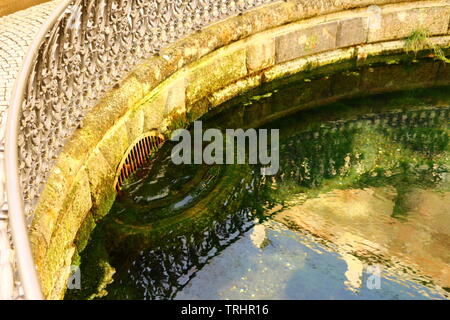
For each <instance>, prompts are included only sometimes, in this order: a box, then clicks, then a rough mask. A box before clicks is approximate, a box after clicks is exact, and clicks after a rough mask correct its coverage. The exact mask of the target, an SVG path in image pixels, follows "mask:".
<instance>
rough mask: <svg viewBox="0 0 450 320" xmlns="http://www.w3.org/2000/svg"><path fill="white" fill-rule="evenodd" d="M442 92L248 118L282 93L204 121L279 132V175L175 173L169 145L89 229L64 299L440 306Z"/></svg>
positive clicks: (444, 276)
mask: <svg viewBox="0 0 450 320" xmlns="http://www.w3.org/2000/svg"><path fill="white" fill-rule="evenodd" d="M447 92H448V88H443V89H435V90H429V91H417V92H415V93H410V92H408V93H399V94H392V95H385V96H382V97H373V98H366V99H359V100H353V101H346V102H343V103H339V104H334V105H331V106H327V107H324V108H319V109H315V110H309V111H303V112H300V113H298V114H296V115H294V116H290V117H286V118H284V119H281V120H278V121H275V122H271V123H269V124H264V122H263V121H262V119H261V118H260V117H258V115H257V114H256V115H255V116H254V117H253V118H252V117H251V116H249V114H251V113H252V112H251V110H252V108H255V109H256V108H260V107H261V105H264V104H268V103H273V101H274V100H270V99H275V97H276V96H277V95H282V94H284V92H283V91H282V90H281V91H279V92H278V93H275V94H274V95H267V96H266V97H256V98H255V97H249V99H248V101H247V102H246V103H241V104H239V105H237V106H233V107H230V108H234V109H231V110H228V112H226V113H225V114H219V115H218V116H213V117H211V118H209V119H206V120H207V121H206V122H205V123H204V128H206V127H208V126H209V127H219V128H237V127H242V128H245V127H252V126H255V125H256V124H257V125H258V126H264V127H267V128H280V139H281V140H280V171H279V172H278V174H277V175H275V176H273V177H264V176H261V175H260V168H258V167H257V166H249V165H226V166H220V165H212V166H207V165H183V166H175V165H173V164H172V163H171V160H170V151H171V149H172V147H173V144H171V143H170V142H168V143H166V145H165V146H164V147H163V148H162V149H161V151H160V152H159V154H158V156H157V158H156V159H154V160H153V161H152V163H150V164H149V166H148V167H147V168H145V169H144V170H141V171H140V172H138V173H137V175H136V176H135V177H134V178H133V179H132V181H130V182H129V184H128V185H127V186H126V187H125V188H124V190H123V193H122V194H121V195H119V197H118V199H117V201H116V203H115V204H114V207H113V209H112V210H111V212H110V214H109V215H108V216H107V217H106V218H105V219H104V221H103V222H102V223H100V224H99V225H98V226H97V228H96V229H95V231H94V233H93V235H92V239H91V241H90V243H89V245H88V246H87V248H86V249H85V250H84V252H83V253H82V254H81V261H82V264H81V272H82V274H83V275H85V276H84V278H83V283H82V286H83V290H81V291H71V292H68V298H93V297H104V298H107V299H110V298H111V299H112V298H120V299H142V298H145V299H171V298H189V299H190V298H211V299H215V298H217V299H219V298H231V299H233V298H236V299H240V298H257V299H270V298H273V299H278V298H286V299H307V298H323V299H346V298H348V299H357V298H368V299H398V298H400V299H408V298H415V299H419V298H430V297H431V298H443V297H447V298H448V293H447V291H448V290H449V289H448V287H450V271H449V270H450V267H449V264H450V247H449V246H450V241H449V240H450V227H449V223H448V221H449V214H450V213H449V210H448V209H447V207H446V204H447V205H448V203H449V200H450V179H449V177H450V176H449V151H450V150H449V148H450V147H449V130H450V127H449V111H450V109H449V107H448V105H449V103H448V102H449V101H450V96H449V95H448V93H447ZM284 100H286V99H284ZM268 101H269V102H268ZM270 101H272V102H270ZM291 107H293V106H287V105H286V106H285V108H286V109H287V108H291ZM274 109H276V108H274ZM406 109H407V110H406ZM249 110H250V111H249ZM206 124H207V125H206ZM377 272H379V273H380V276H381V280H379V281H378V280H377V278H376V275H377V274H378V273H377ZM374 276H375V277H374ZM377 281H378V282H377ZM368 283H371V284H370V285H368ZM378 286H380V287H379V288H378ZM370 288H372V290H371V289H370Z"/></svg>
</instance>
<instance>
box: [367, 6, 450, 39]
mask: <svg viewBox="0 0 450 320" xmlns="http://www.w3.org/2000/svg"><path fill="white" fill-rule="evenodd" d="M449 20H450V6H440V7H425V8H415V9H409V10H403V11H398V12H386V13H381V25H380V27H379V28H369V37H368V41H369V42H378V41H386V40H393V39H401V38H406V37H408V36H409V35H410V34H411V33H412V32H413V31H415V30H419V29H424V30H426V31H427V32H428V33H429V35H430V36H432V35H442V34H447V32H448V26H449Z"/></svg>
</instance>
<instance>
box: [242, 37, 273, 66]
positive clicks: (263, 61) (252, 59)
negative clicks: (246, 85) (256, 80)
mask: <svg viewBox="0 0 450 320" xmlns="http://www.w3.org/2000/svg"><path fill="white" fill-rule="evenodd" d="M274 64H275V40H274V39H273V38H267V39H261V40H260V41H258V42H256V43H253V42H252V44H251V45H249V46H248V47H247V69H248V72H249V73H254V72H258V71H260V70H263V69H266V68H269V67H271V66H273V65H274Z"/></svg>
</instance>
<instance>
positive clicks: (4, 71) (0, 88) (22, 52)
mask: <svg viewBox="0 0 450 320" xmlns="http://www.w3.org/2000/svg"><path fill="white" fill-rule="evenodd" d="M18 1H20V0H18ZM57 3H58V1H57V0H56V1H51V2H47V3H43V4H40V5H38V6H35V7H31V8H28V9H26V10H22V11H18V12H15V13H13V14H10V15H7V16H4V17H1V18H0V201H1V203H0V299H11V298H20V297H21V296H22V294H23V293H22V292H21V290H20V283H19V282H18V276H17V272H16V271H15V270H14V268H13V266H14V254H13V252H14V251H13V249H12V246H11V235H10V233H9V232H8V204H7V201H6V190H5V187H4V186H5V169H4V159H5V155H4V150H5V146H4V142H5V130H6V121H7V111H8V104H9V99H10V97H11V93H12V89H13V85H14V81H15V79H16V77H17V75H18V74H19V72H20V68H21V67H22V61H23V60H24V58H25V56H26V54H27V51H28V47H29V46H30V45H31V43H32V41H33V39H34V36H35V35H36V33H37V32H38V30H39V28H40V27H41V25H42V24H43V23H44V21H45V20H46V19H47V17H48V16H49V15H50V13H51V12H52V10H53V8H54V7H55V6H56V4H57Z"/></svg>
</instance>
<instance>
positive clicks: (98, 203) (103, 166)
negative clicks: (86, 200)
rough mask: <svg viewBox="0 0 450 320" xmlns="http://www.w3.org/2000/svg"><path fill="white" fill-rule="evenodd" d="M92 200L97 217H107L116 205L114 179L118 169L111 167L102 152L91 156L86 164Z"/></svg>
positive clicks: (94, 213)
mask: <svg viewBox="0 0 450 320" xmlns="http://www.w3.org/2000/svg"><path fill="white" fill-rule="evenodd" d="M86 170H87V172H88V176H89V186H90V190H91V198H92V213H93V215H94V216H95V217H96V218H97V217H103V216H104V215H106V214H107V213H108V211H109V209H110V208H111V206H112V205H113V203H114V200H115V195H116V193H115V190H114V178H115V174H116V168H115V167H114V168H113V167H111V166H110V164H109V163H108V161H107V160H106V159H105V157H104V156H103V155H102V153H101V152H99V151H95V152H93V153H92V154H91V156H90V158H89V159H88V161H87V164H86Z"/></svg>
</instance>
